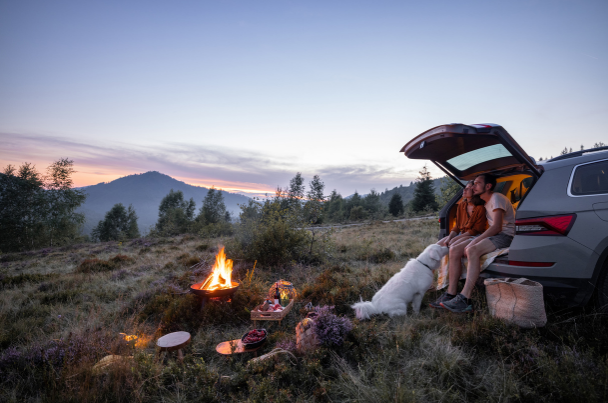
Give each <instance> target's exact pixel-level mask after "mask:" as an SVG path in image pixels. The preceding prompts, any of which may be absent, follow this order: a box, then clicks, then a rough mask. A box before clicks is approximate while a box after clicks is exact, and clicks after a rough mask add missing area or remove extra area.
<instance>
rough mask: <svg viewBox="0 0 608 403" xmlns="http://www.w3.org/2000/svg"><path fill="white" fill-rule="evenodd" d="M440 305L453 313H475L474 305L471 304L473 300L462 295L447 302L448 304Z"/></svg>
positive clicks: (442, 303)
mask: <svg viewBox="0 0 608 403" xmlns="http://www.w3.org/2000/svg"><path fill="white" fill-rule="evenodd" d="M440 304H441V306H442V307H444V308H445V309H447V310H448V311H452V312H455V313H469V312H473V305H472V304H471V300H469V299H467V298H466V297H465V296H464V295H462V294H458V295H457V296H455V297H454V298H452V299H451V300H449V301H446V302H441V303H440Z"/></svg>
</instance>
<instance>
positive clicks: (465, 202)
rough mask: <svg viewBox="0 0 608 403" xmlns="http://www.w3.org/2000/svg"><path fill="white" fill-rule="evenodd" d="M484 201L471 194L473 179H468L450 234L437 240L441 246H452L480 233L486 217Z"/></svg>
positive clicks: (485, 224)
mask: <svg viewBox="0 0 608 403" xmlns="http://www.w3.org/2000/svg"><path fill="white" fill-rule="evenodd" d="M484 204H485V202H484V201H483V200H481V198H480V197H479V196H473V181H469V183H467V185H466V186H465V188H464V190H463V191H462V200H461V201H460V202H459V204H458V210H456V223H455V224H454V227H453V228H452V230H451V231H450V235H448V236H446V237H445V238H443V239H441V240H440V241H439V242H437V244H438V245H441V246H452V245H456V244H458V243H460V242H462V241H463V240H465V239H469V238H470V237H472V236H476V235H479V234H481V233H482V232H484V231H485V230H486V227H487V219H486V209H485V207H484Z"/></svg>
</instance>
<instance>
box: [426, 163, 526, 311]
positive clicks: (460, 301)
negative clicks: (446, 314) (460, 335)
mask: <svg viewBox="0 0 608 403" xmlns="http://www.w3.org/2000/svg"><path fill="white" fill-rule="evenodd" d="M495 187H496V177H494V176H493V175H490V174H481V175H479V176H478V177H477V178H475V180H474V181H473V194H474V195H478V196H479V197H481V199H482V200H484V201H485V202H486V204H485V208H486V217H487V219H488V229H487V230H485V232H484V233H482V234H481V235H479V236H478V237H476V238H470V239H469V240H466V241H463V242H460V243H458V244H456V245H453V246H452V245H450V252H449V262H450V263H449V268H448V273H449V274H448V277H449V285H448V291H447V292H446V293H444V294H443V295H442V296H441V297H439V299H438V300H437V301H435V303H433V304H431V306H432V307H434V308H439V307H440V306H441V307H443V308H445V309H448V310H450V311H452V312H457V313H466V312H471V311H472V310H473V304H472V302H471V299H470V298H471V292H472V291H473V287H474V286H475V282H476V281H477V278H478V277H479V272H480V267H481V263H480V258H481V256H483V255H485V254H486V253H490V252H492V251H494V250H496V249H502V248H508V247H509V245H511V241H513V236H514V235H515V210H514V209H513V206H512V205H511V202H510V200H509V199H507V198H506V197H505V196H504V195H502V194H500V193H495V192H494V188H495ZM464 255H466V256H467V258H468V262H469V264H468V267H467V279H466V282H465V284H464V288H463V289H462V291H461V292H460V294H456V292H457V287H458V280H459V279H460V275H461V274H462V267H461V264H460V259H461V258H462V256H464Z"/></svg>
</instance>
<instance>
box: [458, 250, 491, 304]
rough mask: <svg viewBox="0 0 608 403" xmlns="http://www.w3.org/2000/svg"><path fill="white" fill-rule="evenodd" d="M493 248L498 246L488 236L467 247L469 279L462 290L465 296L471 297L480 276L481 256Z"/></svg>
mask: <svg viewBox="0 0 608 403" xmlns="http://www.w3.org/2000/svg"><path fill="white" fill-rule="evenodd" d="M493 250H496V246H494V244H493V243H492V241H490V240H489V239H487V238H486V239H484V240H483V241H481V242H479V243H478V244H476V245H473V246H472V247H470V248H469V249H467V251H466V254H467V259H468V263H469V264H468V267H467V281H466V282H465V283H464V288H463V289H462V291H461V292H460V293H461V294H462V295H464V296H465V297H467V298H471V292H472V291H473V287H475V282H476V281H477V278H478V277H479V272H480V268H481V263H480V259H481V257H482V256H483V255H485V254H486V253H490V252H492V251H493Z"/></svg>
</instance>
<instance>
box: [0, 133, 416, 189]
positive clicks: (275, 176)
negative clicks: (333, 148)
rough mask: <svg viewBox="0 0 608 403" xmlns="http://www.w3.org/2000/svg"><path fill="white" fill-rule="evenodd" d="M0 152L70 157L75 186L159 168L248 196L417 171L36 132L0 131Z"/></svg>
mask: <svg viewBox="0 0 608 403" xmlns="http://www.w3.org/2000/svg"><path fill="white" fill-rule="evenodd" d="M0 142H1V143H2V146H0V151H1V153H0V156H1V158H2V162H3V166H4V165H6V164H8V163H11V164H19V163H22V162H25V161H27V162H32V163H35V164H37V166H38V169H39V170H40V169H41V165H42V166H47V165H49V164H50V163H51V162H53V161H55V160H57V159H59V158H62V157H68V158H70V159H72V160H74V165H75V168H76V170H77V171H78V173H77V174H75V176H74V181H75V184H76V185H77V186H86V185H92V184H95V183H99V182H104V181H106V182H107V181H111V180H114V179H116V178H119V177H121V176H125V175H130V174H133V173H142V172H147V171H159V172H162V173H164V174H167V175H170V176H172V177H174V178H177V179H180V180H183V181H184V182H187V183H190V184H194V185H199V186H205V187H210V186H216V187H220V188H223V189H226V190H228V191H235V192H236V191H238V192H245V193H250V194H263V193H272V192H274V190H275V189H276V187H277V186H283V187H284V186H287V184H288V183H289V179H290V178H292V177H293V176H294V175H295V173H296V172H302V174H303V176H304V177H305V178H306V179H307V180H310V179H312V176H313V175H315V174H316V175H320V177H321V179H322V180H323V181H324V182H325V184H326V189H327V192H328V193H329V190H331V189H337V190H338V191H339V192H340V193H342V194H344V195H348V194H352V193H353V192H354V190H358V191H359V192H360V193H367V192H368V191H369V189H371V188H376V189H377V190H383V189H384V188H385V187H389V188H391V187H393V186H398V185H399V184H406V183H409V181H411V180H412V179H413V178H415V177H416V176H417V169H416V170H412V169H409V170H408V169H400V170H399V169H396V168H394V167H386V166H380V165H379V164H358V165H340V166H330V165H328V166H317V165H314V166H307V165H306V162H305V161H301V160H300V159H299V158H298V157H297V156H280V157H277V156H272V155H262V154H260V153H252V152H249V151H248V150H243V149H237V148H225V147H215V146H214V147H210V146H204V145H192V144H184V143H166V144H163V145H134V144H129V143H111V144H103V141H102V140H100V141H98V142H97V143H96V144H91V143H89V142H87V143H84V142H80V141H78V140H74V139H70V138H65V137H59V136H53V135H37V134H14V133H0Z"/></svg>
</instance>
